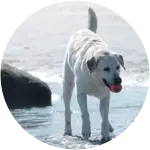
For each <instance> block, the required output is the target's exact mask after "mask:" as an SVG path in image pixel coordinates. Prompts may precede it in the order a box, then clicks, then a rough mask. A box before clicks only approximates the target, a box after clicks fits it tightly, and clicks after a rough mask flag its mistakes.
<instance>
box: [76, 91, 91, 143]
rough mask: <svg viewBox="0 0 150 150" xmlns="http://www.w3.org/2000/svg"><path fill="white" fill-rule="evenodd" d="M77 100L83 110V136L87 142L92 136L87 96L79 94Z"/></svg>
mask: <svg viewBox="0 0 150 150" xmlns="http://www.w3.org/2000/svg"><path fill="white" fill-rule="evenodd" d="M77 91H78V90H77ZM77 100H78V103H79V106H80V110H81V118H82V135H83V138H84V139H85V140H88V138H89V137H90V135H91V127H90V119H89V113H88V109H87V96H86V94H84V93H79V92H77Z"/></svg>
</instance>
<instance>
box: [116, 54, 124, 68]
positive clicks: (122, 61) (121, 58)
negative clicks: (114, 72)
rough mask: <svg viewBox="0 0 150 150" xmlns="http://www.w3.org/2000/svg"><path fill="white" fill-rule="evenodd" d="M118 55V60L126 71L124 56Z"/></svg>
mask: <svg viewBox="0 0 150 150" xmlns="http://www.w3.org/2000/svg"><path fill="white" fill-rule="evenodd" d="M116 55H117V58H118V60H119V62H120V64H121V66H122V67H123V68H124V70H126V68H125V65H124V60H123V56H122V55H120V54H116Z"/></svg>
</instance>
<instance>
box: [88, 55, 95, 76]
mask: <svg viewBox="0 0 150 150" xmlns="http://www.w3.org/2000/svg"><path fill="white" fill-rule="evenodd" d="M86 64H87V68H88V70H89V72H90V74H91V73H92V72H93V71H94V70H95V69H96V67H97V64H98V59H96V58H95V57H94V56H93V57H92V58H90V59H88V60H87V63H86Z"/></svg>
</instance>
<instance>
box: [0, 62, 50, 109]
mask: <svg viewBox="0 0 150 150" xmlns="http://www.w3.org/2000/svg"><path fill="white" fill-rule="evenodd" d="M1 85H2V91H3V95H4V98H5V101H6V103H7V106H8V107H9V108H10V109H15V108H25V107H42V106H50V105H51V90H50V88H49V87H48V85H47V84H46V83H44V82H43V81H41V80H40V79H39V78H37V77H34V76H32V75H31V74H29V73H27V72H25V71H23V70H20V69H17V68H15V67H12V66H10V65H8V64H5V63H2V66H1Z"/></svg>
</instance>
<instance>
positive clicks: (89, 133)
mask: <svg viewBox="0 0 150 150" xmlns="http://www.w3.org/2000/svg"><path fill="white" fill-rule="evenodd" d="M82 136H83V138H84V140H88V139H89V137H90V136H91V132H83V133H82Z"/></svg>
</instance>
